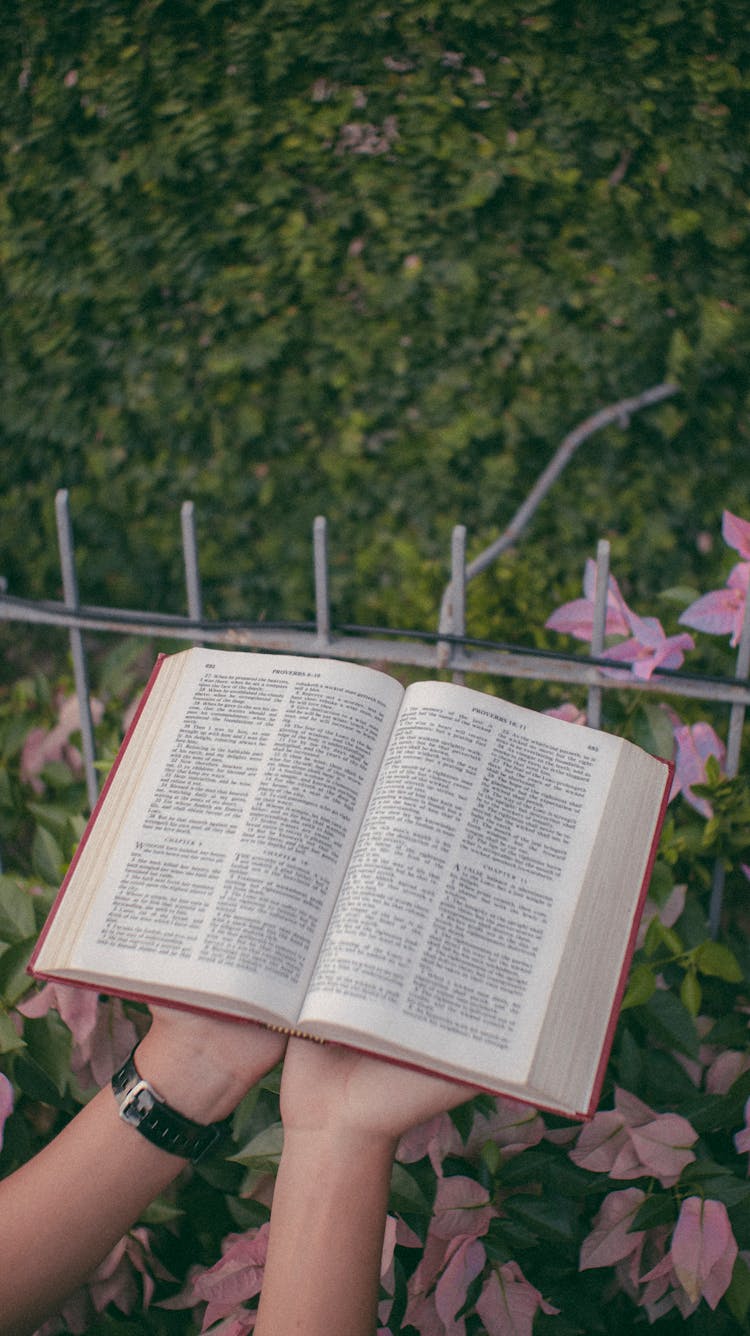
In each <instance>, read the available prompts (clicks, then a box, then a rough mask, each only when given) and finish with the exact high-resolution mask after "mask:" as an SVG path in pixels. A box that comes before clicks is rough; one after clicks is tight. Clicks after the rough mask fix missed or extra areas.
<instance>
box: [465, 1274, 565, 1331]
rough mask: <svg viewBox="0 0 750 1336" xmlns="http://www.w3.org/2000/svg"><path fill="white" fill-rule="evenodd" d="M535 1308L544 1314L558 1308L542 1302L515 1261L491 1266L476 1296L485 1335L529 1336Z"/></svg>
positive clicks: (553, 1311) (535, 1312)
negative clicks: (491, 1270) (490, 1270)
mask: <svg viewBox="0 0 750 1336" xmlns="http://www.w3.org/2000/svg"><path fill="white" fill-rule="evenodd" d="M539 1309H541V1311H542V1312H543V1313H548V1314H554V1313H558V1312H559V1311H560V1310H559V1309H557V1308H553V1307H552V1305H551V1304H548V1303H546V1302H545V1300H544V1299H543V1298H542V1295H541V1294H540V1292H539V1290H537V1289H535V1288H534V1286H533V1285H531V1284H530V1282H529V1281H528V1280H527V1279H526V1277H525V1276H524V1274H523V1271H522V1270H521V1268H520V1266H518V1264H517V1263H516V1262H505V1264H504V1265H503V1266H501V1267H498V1268H497V1269H495V1270H494V1271H493V1272H492V1274H491V1275H490V1277H489V1279H488V1280H487V1281H486V1282H485V1285H484V1287H483V1289H482V1293H481V1294H480V1296H479V1298H478V1300H477V1312H478V1314H479V1316H480V1318H481V1319H482V1322H483V1323H484V1326H485V1327H486V1329H487V1333H488V1336H531V1333H532V1328H533V1325H534V1318H535V1317H536V1314H537V1312H538V1310H539Z"/></svg>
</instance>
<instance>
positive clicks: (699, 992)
mask: <svg viewBox="0 0 750 1336" xmlns="http://www.w3.org/2000/svg"><path fill="white" fill-rule="evenodd" d="M702 999H703V989H702V988H701V986H700V981H699V980H698V977H697V975H696V973H695V971H694V970H688V971H687V974H686V975H685V977H684V979H683V980H682V983H681V984H680V1001H681V1003H682V1005H683V1007H685V1009H686V1011H689V1012H690V1015H691V1016H697V1015H698V1012H699V1011H700V1009H701V1001H702Z"/></svg>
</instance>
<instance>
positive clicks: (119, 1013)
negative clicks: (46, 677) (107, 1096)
mask: <svg viewBox="0 0 750 1336" xmlns="http://www.w3.org/2000/svg"><path fill="white" fill-rule="evenodd" d="M78 991H79V992H80V991H83V990H81V989H79V990H78ZM137 1038H138V1035H137V1032H136V1028H135V1025H134V1024H133V1022H132V1021H131V1020H130V1018H129V1017H128V1016H127V1015H126V1014H125V1011H124V1008H123V1005H122V1002H121V1001H120V999H119V997H110V998H108V999H107V1000H106V1001H101V1002H100V1003H99V1006H98V1009H97V1012H96V1024H95V1026H94V1029H93V1030H92V1032H91V1034H90V1035H89V1038H88V1041H87V1042H86V1043H82V1044H80V1045H76V1046H75V1047H74V1049H73V1053H72V1055H71V1067H72V1068H73V1071H74V1072H75V1074H76V1077H77V1078H78V1081H79V1082H80V1085H81V1086H82V1088H83V1089H84V1090H87V1089H89V1088H90V1087H91V1086H103V1085H106V1083H107V1082H108V1081H109V1079H110V1077H111V1076H112V1073H113V1072H114V1071H116V1070H117V1068H118V1067H120V1066H121V1065H122V1063H123V1062H124V1061H125V1059H126V1058H127V1056H128V1054H129V1053H130V1052H132V1050H133V1047H134V1045H135V1043H136V1040H137Z"/></svg>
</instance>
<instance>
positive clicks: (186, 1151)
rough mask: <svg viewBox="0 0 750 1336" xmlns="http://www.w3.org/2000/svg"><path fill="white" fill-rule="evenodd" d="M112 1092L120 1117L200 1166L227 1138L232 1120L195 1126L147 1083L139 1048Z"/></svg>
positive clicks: (172, 1152) (114, 1080)
mask: <svg viewBox="0 0 750 1336" xmlns="http://www.w3.org/2000/svg"><path fill="white" fill-rule="evenodd" d="M112 1090H113V1092H114V1096H115V1099H116V1100H117V1104H118V1106H119V1113H120V1117H121V1118H122V1120H123V1122H126V1123H129V1124H130V1126H131V1127H134V1128H135V1129H136V1131H138V1132H140V1134H141V1136H144V1137H145V1138H146V1140H147V1141H150V1142H152V1143H153V1145H154V1146H159V1147H160V1148H161V1150H166V1151H169V1153H170V1155H180V1156H182V1157H183V1158H184V1159H187V1160H192V1162H193V1164H197V1163H198V1161H199V1160H200V1159H202V1158H203V1156H204V1155H206V1154H207V1153H208V1151H210V1150H212V1149H213V1147H214V1146H216V1145H217V1144H218V1142H219V1141H220V1140H221V1139H222V1137H224V1136H226V1134H227V1132H228V1131H229V1127H230V1124H231V1119H227V1120H226V1121H224V1122H221V1123H207V1124H206V1123H194V1122H193V1120H192V1118H186V1117H185V1115H184V1114H182V1113H178V1112H177V1110H176V1109H172V1108H170V1106H169V1105H168V1104H167V1102H166V1100H164V1099H162V1097H161V1095H160V1094H159V1093H158V1091H156V1090H155V1089H154V1087H153V1086H152V1085H151V1084H150V1082H149V1081H146V1080H144V1078H143V1077H142V1076H141V1075H140V1072H139V1071H138V1068H137V1067H136V1065H135V1049H133V1052H132V1053H131V1054H130V1057H129V1058H128V1060H127V1062H125V1063H123V1065H122V1067H120V1069H119V1071H116V1072H115V1074H114V1076H113V1077H112Z"/></svg>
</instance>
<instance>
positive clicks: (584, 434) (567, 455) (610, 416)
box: [438, 381, 680, 667]
mask: <svg viewBox="0 0 750 1336" xmlns="http://www.w3.org/2000/svg"><path fill="white" fill-rule="evenodd" d="M679 389H680V387H679V385H674V384H672V383H670V382H668V381H665V382H664V383H663V384H661V385H652V386H651V387H650V388H649V389H648V390H643V392H642V393H641V394H636V395H633V396H632V397H631V398H629V399H620V400H618V402H617V403H614V404H609V405H608V406H607V407H606V408H601V409H600V410H599V412H598V413H593V414H592V415H591V417H587V418H584V420H583V422H580V423H579V424H578V426H577V427H575V428H574V429H573V431H571V432H568V435H567V436H566V437H565V438H564V440H563V441H562V443H561V444H560V446H559V447H558V449H557V451H556V452H555V454H554V455H553V457H552V459H551V460H550V462H549V464H548V465H547V467H546V468H545V469H544V470H543V471H542V473H540V475H539V477H538V478H537V480H536V482H535V484H534V486H533V487H532V489H531V491H530V492H529V494H528V496H527V497H526V500H525V501H524V502H523V503H522V504H521V505H520V506H519V508H518V510H517V511H516V513H515V515H514V516H513V519H512V520H511V522H510V524H509V525H508V527H507V529H505V530H504V531H503V533H501V534H500V537H499V538H496V539H495V541H494V543H490V545H489V547H486V548H485V549H484V551H483V552H480V553H479V556H477V557H475V558H474V560H473V561H470V562H469V564H468V565H467V567H466V583H467V584H468V582H469V580H473V579H475V577H476V576H477V575H481V573H482V571H486V569H487V567H488V566H491V565H492V563H493V561H495V560H496V558H497V557H499V556H500V555H501V554H502V553H503V552H505V551H507V549H508V548H509V547H511V546H512V545H513V543H515V542H516V540H517V539H518V537H519V535H520V534H521V533H522V531H523V530H524V529H525V528H526V525H527V524H528V523H529V520H530V519H531V518H532V516H533V515H534V513H535V512H536V511H537V510H538V508H539V506H540V505H541V503H542V501H543V500H544V498H545V496H546V495H547V493H548V492H549V490H550V488H551V487H552V486H553V484H554V483H555V482H556V481H557V479H558V478H559V476H560V474H561V473H562V471H563V469H564V468H565V466H566V464H567V463H568V462H569V461H570V459H571V458H572V457H573V455H574V454H575V452H576V450H577V449H578V447H579V445H582V444H583V442H584V441H587V440H588V438H589V436H593V435H594V434H595V433H596V432H597V431H601V430H602V428H603V427H608V426H609V425H610V424H611V423H612V422H619V423H621V424H623V425H624V426H627V424H628V420H629V418H630V416H631V414H632V413H637V412H638V411H639V410H640V409H641V408H648V407H650V406H651V405H652V404H658V403H661V401H662V400H663V399H670V398H671V397H672V395H674V394H677V393H678V392H679ZM451 589H452V584H449V585H447V587H446V589H445V591H444V593H443V597H442V601H441V604H440V621H439V623H438V630H439V631H440V632H441V633H442V634H444V635H448V634H450V632H451V630H452V623H453V607H452V598H451ZM442 648H443V653H444V658H445V662H444V663H443V667H447V666H448V660H449V657H450V646H449V645H447V644H446V645H444V646H443V647H442Z"/></svg>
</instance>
